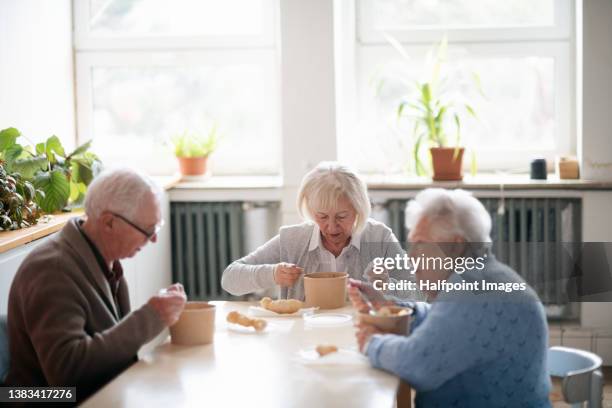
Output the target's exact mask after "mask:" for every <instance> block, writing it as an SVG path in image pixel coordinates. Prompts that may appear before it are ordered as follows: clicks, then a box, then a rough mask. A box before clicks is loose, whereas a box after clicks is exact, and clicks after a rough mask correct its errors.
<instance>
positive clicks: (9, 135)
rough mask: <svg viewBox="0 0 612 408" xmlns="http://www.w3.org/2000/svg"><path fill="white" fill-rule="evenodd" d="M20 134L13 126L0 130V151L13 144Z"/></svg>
mask: <svg viewBox="0 0 612 408" xmlns="http://www.w3.org/2000/svg"><path fill="white" fill-rule="evenodd" d="M20 135H21V133H19V131H18V130H17V129H15V128H7V129H3V130H0V151H3V150H6V149H8V148H9V147H11V146H13V145H14V144H15V142H16V141H17V138H18V137H19V136H20Z"/></svg>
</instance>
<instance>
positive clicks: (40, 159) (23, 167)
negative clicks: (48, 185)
mask: <svg viewBox="0 0 612 408" xmlns="http://www.w3.org/2000/svg"><path fill="white" fill-rule="evenodd" d="M47 168H48V162H47V158H46V157H45V156H34V157H27V158H23V159H17V160H15V161H14V162H13V163H12V164H11V169H12V170H13V171H18V172H19V173H21V175H22V176H23V177H24V178H26V179H32V178H34V175H35V174H36V173H37V172H38V171H40V170H46V169H47Z"/></svg>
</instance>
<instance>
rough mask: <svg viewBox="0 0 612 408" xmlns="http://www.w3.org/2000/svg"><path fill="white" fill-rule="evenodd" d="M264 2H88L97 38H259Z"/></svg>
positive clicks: (249, 0) (231, 0)
mask: <svg viewBox="0 0 612 408" xmlns="http://www.w3.org/2000/svg"><path fill="white" fill-rule="evenodd" d="M264 1H266V0H223V1H218V0H171V1H170V0H90V4H91V12H92V15H91V16H90V22H89V24H90V31H91V32H92V34H93V35H98V36H127V37H136V36H198V35H260V34H262V32H263V14H264Z"/></svg>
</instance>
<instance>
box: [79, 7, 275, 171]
mask: <svg viewBox="0 0 612 408" xmlns="http://www.w3.org/2000/svg"><path fill="white" fill-rule="evenodd" d="M278 1H279V0H266V1H264V4H265V8H266V9H265V10H264V13H265V15H266V16H267V18H266V19H265V20H266V21H265V22H264V24H265V27H266V29H265V32H264V34H263V35H262V36H259V37H253V38H249V39H246V38H245V37H243V36H200V37H185V36H175V37H170V36H169V37H160V38H158V37H127V38H124V37H121V38H117V37H107V38H103V37H94V36H92V35H91V33H89V31H88V25H89V24H88V21H89V20H88V18H89V17H88V16H89V13H90V2H89V1H81V0H73V7H74V48H75V79H76V111H77V115H76V116H77V143H83V142H85V141H87V140H90V139H92V138H94V136H95V133H94V118H93V89H92V85H93V84H92V75H91V72H92V69H93V68H96V67H122V68H130V67H172V66H176V67H182V66H201V65H209V66H210V65H213V66H214V65H225V64H231V63H254V64H257V65H260V66H262V67H263V69H264V72H265V75H266V82H267V83H268V84H269V88H268V93H269V94H270V95H273V96H272V100H273V106H272V112H270V121H271V123H273V125H272V128H271V131H272V132H274V133H275V134H276V135H278V139H279V146H278V151H279V154H280V152H282V140H281V126H280V123H281V122H280V81H279V79H278V78H279V77H280V75H279V71H280V67H279V63H278V62H279V61H278V60H279V56H278V53H279V51H278V50H279V42H278V41H277V38H278V33H277V31H276V30H275V27H278V24H276V21H278ZM117 150H121V149H120V148H118V149H117ZM151 155H153V156H154V157H152V156H151ZM151 155H148V156H147V155H140V156H138V155H133V153H132V154H131V155H130V156H131V160H130V163H129V165H131V166H135V167H138V168H140V169H143V170H145V171H148V172H150V173H151V174H171V173H172V172H173V171H174V169H175V168H176V163H175V162H176V160H175V158H174V156H173V155H171V154H164V153H163V152H158V153H151ZM106 158H107V159H108V160H109V161H110V162H111V164H112V163H114V162H115V161H117V162H119V163H122V162H123V161H125V158H124V157H123V155H120V154H118V155H117V156H116V157H115V156H110V157H109V156H107V157H106ZM214 159H215V158H214V157H213V161H214ZM278 164H279V166H278V169H277V172H276V173H275V174H280V172H281V164H282V159H281V157H279V158H278ZM216 174H221V175H241V174H244V172H243V171H241V170H239V169H238V170H236V171H225V172H219V171H216ZM262 175H270V174H262Z"/></svg>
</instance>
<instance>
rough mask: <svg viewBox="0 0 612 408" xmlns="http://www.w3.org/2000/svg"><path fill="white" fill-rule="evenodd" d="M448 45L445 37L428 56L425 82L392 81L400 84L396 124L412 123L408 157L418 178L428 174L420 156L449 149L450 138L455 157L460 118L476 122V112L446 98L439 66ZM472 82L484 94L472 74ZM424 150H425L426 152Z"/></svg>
mask: <svg viewBox="0 0 612 408" xmlns="http://www.w3.org/2000/svg"><path fill="white" fill-rule="evenodd" d="M385 37H386V39H387V41H388V42H389V44H391V46H392V47H393V48H394V49H395V50H396V51H397V52H398V53H399V54H400V55H401V56H402V57H403V59H404V60H406V62H408V61H410V60H411V58H410V57H409V55H408V53H407V52H406V50H405V49H404V48H403V46H402V45H401V43H400V42H399V41H397V40H396V39H395V38H393V37H391V36H390V35H385ZM447 46H448V43H447V39H446V37H444V38H443V39H442V41H441V42H440V43H439V44H437V45H436V46H435V48H434V50H432V51H430V53H429V54H428V58H427V60H428V62H429V65H432V69H431V75H430V76H429V78H428V79H426V80H420V81H408V80H406V79H405V78H393V82H395V83H399V84H401V85H402V87H403V92H402V96H401V98H400V100H399V102H398V104H397V108H396V116H397V121H398V122H400V121H402V120H404V119H405V118H408V119H409V120H411V121H412V123H413V125H412V135H411V136H412V139H411V144H412V148H411V150H412V152H411V154H412V158H413V161H414V170H415V173H416V174H417V176H421V175H425V174H427V172H428V170H427V167H426V166H425V164H424V163H423V157H424V155H426V157H429V154H428V151H429V148H430V147H449V146H451V142H450V139H451V137H452V136H454V146H455V154H454V157H455V158H456V157H457V156H458V154H459V149H460V147H461V143H462V134H461V125H462V117H463V115H465V114H468V115H469V116H471V117H473V118H475V119H477V115H476V112H475V110H474V108H473V107H472V106H471V105H470V104H468V103H465V102H459V101H458V100H453V99H452V98H451V97H449V92H448V89H447V87H446V85H448V80H447V78H441V77H440V73H441V69H442V65H443V63H444V62H445V60H446V51H447ZM411 63H412V61H411ZM472 80H473V85H474V86H475V88H476V90H477V91H478V93H480V94H481V95H483V94H482V90H481V88H480V80H479V77H478V75H477V74H473V75H472ZM383 85H384V80H381V81H380V82H379V85H378V90H379V92H380V89H381V88H382V86H383ZM455 85H457V84H455ZM483 96H484V95H483ZM451 127H454V129H453V130H451ZM425 150H427V151H426V152H425ZM471 172H472V174H474V173H475V172H476V158H475V154H474V152H473V151H472V160H471Z"/></svg>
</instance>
